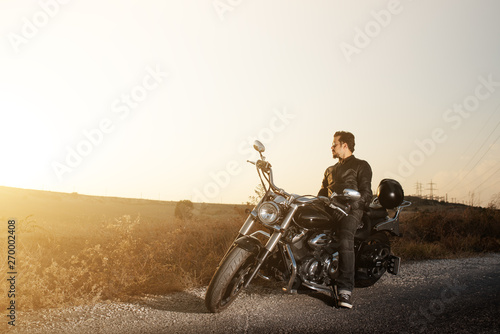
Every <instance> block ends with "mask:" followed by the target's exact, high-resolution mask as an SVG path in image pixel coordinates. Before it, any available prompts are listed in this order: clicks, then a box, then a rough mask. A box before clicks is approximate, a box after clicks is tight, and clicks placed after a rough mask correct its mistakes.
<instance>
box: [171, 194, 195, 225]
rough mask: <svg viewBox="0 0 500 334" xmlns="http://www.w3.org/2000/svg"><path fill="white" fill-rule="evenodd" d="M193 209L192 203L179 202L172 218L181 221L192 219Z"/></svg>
mask: <svg viewBox="0 0 500 334" xmlns="http://www.w3.org/2000/svg"><path fill="white" fill-rule="evenodd" d="M193 208H194V206H193V202H191V201H190V200H187V199H185V200H182V201H179V202H178V203H177V205H176V206H175V212H174V216H175V217H176V218H179V219H182V220H185V219H191V218H192V217H193Z"/></svg>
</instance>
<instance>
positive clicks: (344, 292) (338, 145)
mask: <svg viewBox="0 0 500 334" xmlns="http://www.w3.org/2000/svg"><path fill="white" fill-rule="evenodd" d="M331 149H332V154H333V158H334V159H339V162H338V163H337V164H335V165H333V166H330V167H328V168H327V169H326V171H325V176H324V178H323V183H322V185H321V189H320V191H319V193H318V196H328V197H329V196H330V195H331V194H332V192H335V193H337V194H342V192H343V191H344V189H346V188H350V189H354V190H357V191H359V192H360V193H361V198H360V199H359V200H358V201H356V202H354V203H351V208H352V209H351V212H350V213H349V216H347V217H344V218H343V219H342V220H341V221H340V226H339V238H340V249H339V257H340V258H339V277H338V278H337V280H336V282H337V289H338V294H339V306H341V307H345V308H352V301H351V295H352V290H353V288H354V234H355V233H356V229H357V228H358V225H359V223H360V221H361V217H362V216H363V210H364V208H365V206H366V205H368V204H370V202H371V200H372V189H371V181H372V169H371V167H370V165H369V164H368V162H366V161H364V160H360V159H357V158H356V157H355V156H354V155H353V154H352V153H353V152H354V135H353V134H352V133H350V132H345V131H338V132H336V133H335V134H334V136H333V144H332V147H331Z"/></svg>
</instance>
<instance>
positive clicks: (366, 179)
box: [318, 155, 373, 218]
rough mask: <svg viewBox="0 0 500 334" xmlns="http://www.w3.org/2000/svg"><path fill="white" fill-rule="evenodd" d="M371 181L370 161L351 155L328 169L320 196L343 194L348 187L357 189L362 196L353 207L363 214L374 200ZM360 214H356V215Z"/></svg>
mask: <svg viewBox="0 0 500 334" xmlns="http://www.w3.org/2000/svg"><path fill="white" fill-rule="evenodd" d="M371 183H372V169H371V167H370V165H369V164H368V162H366V161H364V160H360V159H357V158H356V157H355V156H354V155H351V156H349V157H348V158H346V159H343V160H340V161H339V162H338V163H336V164H335V165H333V166H330V167H328V168H327V169H326V171H325V176H324V178H323V182H322V184H321V189H320V190H319V192H318V196H328V197H329V196H330V195H331V194H332V192H335V193H337V194H342V192H343V191H344V189H346V188H350V189H354V190H357V191H359V192H360V193H361V198H360V199H359V201H358V203H357V204H355V205H353V209H355V210H361V212H360V213H361V214H362V210H364V209H365V207H366V206H368V205H369V204H370V202H371V200H372V196H373V194H372V185H371ZM358 215H359V214H355V216H358ZM359 218H361V217H359Z"/></svg>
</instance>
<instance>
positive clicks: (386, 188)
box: [377, 179, 405, 209]
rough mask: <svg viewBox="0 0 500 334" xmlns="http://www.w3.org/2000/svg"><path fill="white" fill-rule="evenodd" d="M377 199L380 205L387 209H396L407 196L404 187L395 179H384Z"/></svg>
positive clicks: (380, 184)
mask: <svg viewBox="0 0 500 334" xmlns="http://www.w3.org/2000/svg"><path fill="white" fill-rule="evenodd" d="M377 197H378V200H379V202H380V204H381V205H382V206H383V207H384V208H386V209H394V208H395V207H397V206H398V205H400V204H401V203H403V198H404V197H405V194H404V192H403V187H401V185H400V184H399V182H398V181H396V180H393V179H383V180H382V181H380V183H379V185H378V189H377Z"/></svg>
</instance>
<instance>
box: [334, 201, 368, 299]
mask: <svg viewBox="0 0 500 334" xmlns="http://www.w3.org/2000/svg"><path fill="white" fill-rule="evenodd" d="M356 211H357V210H356ZM361 215H362V212H361ZM357 216H360V215H358V214H357V212H353V214H350V215H349V216H347V217H344V218H342V220H341V221H340V224H339V228H338V232H339V234H338V235H339V238H340V248H339V277H338V278H337V280H336V281H337V288H338V291H341V290H347V291H352V290H353V289H354V260H355V258H354V234H355V233H356V230H357V228H358V225H359V221H360V218H358V217H357Z"/></svg>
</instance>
